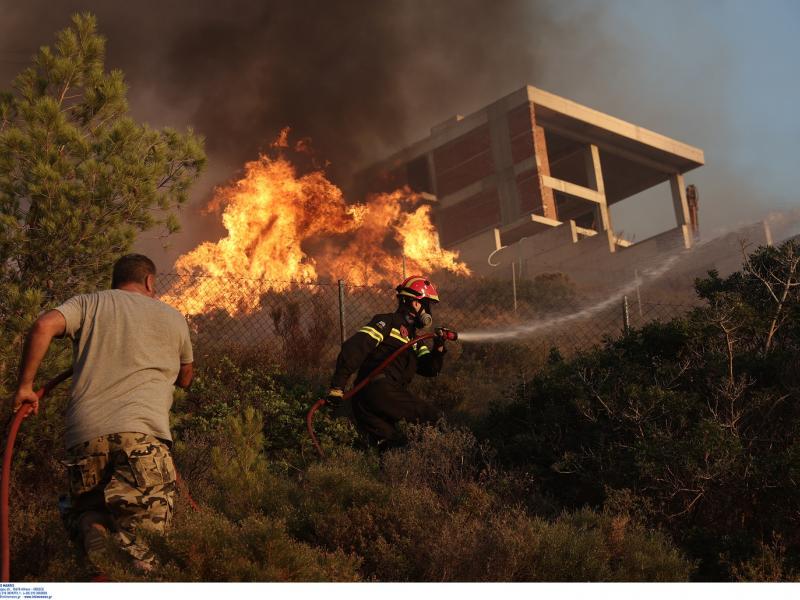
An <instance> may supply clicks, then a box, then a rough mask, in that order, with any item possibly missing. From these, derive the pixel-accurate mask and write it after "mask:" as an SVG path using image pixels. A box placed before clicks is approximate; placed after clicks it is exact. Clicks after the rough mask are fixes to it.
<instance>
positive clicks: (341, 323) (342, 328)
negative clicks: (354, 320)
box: [339, 279, 347, 344]
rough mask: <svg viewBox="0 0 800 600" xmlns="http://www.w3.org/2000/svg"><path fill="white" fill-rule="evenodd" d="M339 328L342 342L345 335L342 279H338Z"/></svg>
mask: <svg viewBox="0 0 800 600" xmlns="http://www.w3.org/2000/svg"><path fill="white" fill-rule="evenodd" d="M339 330H340V333H341V337H342V343H343V344H344V340H345V338H346V337H347V332H346V331H345V326H344V279H340V280H339Z"/></svg>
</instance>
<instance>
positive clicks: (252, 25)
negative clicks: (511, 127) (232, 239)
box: [0, 0, 548, 182]
mask: <svg viewBox="0 0 800 600" xmlns="http://www.w3.org/2000/svg"><path fill="white" fill-rule="evenodd" d="M6 4H7V6H5V5H6ZM85 10H89V11H91V12H93V13H94V14H96V15H97V16H98V19H99V26H100V29H101V31H102V32H103V33H104V34H105V35H106V36H107V37H108V38H109V44H108V60H109V64H110V66H114V67H118V68H121V69H122V70H123V71H124V72H125V74H126V77H127V80H128V82H129V83H130V85H131V99H132V103H131V104H132V107H133V108H134V110H135V112H136V113H138V114H139V115H141V116H142V117H143V118H146V119H148V120H150V121H153V122H157V123H159V124H161V123H166V122H170V123H174V124H178V125H183V124H191V125H193V126H194V127H195V128H196V129H197V130H198V131H200V132H201V133H202V134H203V135H205V136H206V138H207V148H208V151H209V154H210V155H211V157H212V159H217V160H222V162H224V163H225V164H227V165H241V164H243V162H244V161H245V160H251V159H253V158H254V157H255V155H256V154H257V152H258V151H259V150H260V149H262V148H264V147H266V145H267V144H268V143H269V141H270V140H272V139H273V138H274V137H275V135H276V134H277V132H278V131H279V130H280V129H281V128H282V127H284V126H287V125H288V126H290V127H292V129H293V132H294V134H295V135H298V136H301V137H302V136H309V137H311V138H312V139H313V141H314V146H315V148H316V149H317V151H318V153H319V155H320V156H322V157H324V158H325V159H327V160H329V161H331V163H332V164H331V173H332V176H333V178H334V180H340V182H341V181H342V180H346V178H347V177H346V176H347V175H349V174H350V173H351V172H352V171H353V169H354V168H356V167H357V166H359V165H360V164H361V163H363V162H365V160H366V159H367V158H369V157H374V156H375V152H380V151H386V150H388V149H395V148H399V147H401V146H402V145H403V144H404V143H407V142H409V141H411V139H410V137H409V134H410V133H412V132H414V133H416V132H419V131H420V125H421V124H424V125H423V127H430V126H431V125H432V124H434V123H435V122H436V121H437V120H443V119H445V118H447V117H448V116H450V114H451V113H452V112H455V111H456V110H459V109H460V110H464V108H477V106H479V105H474V104H473V100H478V102H482V101H484V100H486V101H489V100H491V99H494V98H496V97H497V96H498V95H499V94H502V93H507V92H509V91H511V90H512V89H514V88H516V87H520V86H521V85H523V84H524V83H525V82H527V81H528V80H530V79H531V78H532V76H534V75H535V73H536V71H537V64H536V61H535V59H534V56H533V54H532V52H531V39H535V37H534V36H535V34H536V32H537V30H539V29H545V28H547V24H548V19H547V15H546V10H545V9H539V8H536V7H535V6H532V5H531V3H529V2H525V1H522V0H505V1H501V2H493V3H491V4H487V3H486V2H483V1H482V0H458V1H456V0H444V1H437V2H423V1H410V0H406V1H399V2H390V3H383V2H374V1H372V0H354V1H348V2H317V1H312V0H299V1H292V2H286V1H282V0H280V1H278V0H268V1H255V0H249V1H245V0H235V1H233V2H225V3H220V2H218V1H213V0H198V1H193V2H191V3H187V2H169V1H163V0H162V1H159V2H154V1H152V0H145V1H141V2H137V3H131V4H130V5H127V6H124V5H122V4H120V3H110V2H101V1H88V2H69V1H67V2H58V3H53V2H49V1H47V0H34V1H32V2H26V3H16V5H14V4H12V3H11V2H3V3H2V11H3V14H4V20H3V24H2V25H0V27H1V28H2V30H0V38H2V39H3V42H2V52H3V53H9V52H13V53H14V54H15V55H23V56H24V55H25V53H26V52H28V53H32V52H33V51H34V50H35V48H36V47H37V46H38V45H39V44H43V43H49V42H50V41H51V40H52V38H53V34H54V32H55V31H56V30H58V29H61V28H63V27H65V26H66V25H67V24H68V22H69V15H70V14H71V13H74V12H78V11H85ZM6 66H7V65H4V67H6ZM9 71H10V69H7V68H3V71H2V72H0V74H2V75H4V76H5V77H3V79H4V80H5V81H8V79H9V75H10V73H9ZM476 96H479V98H476ZM423 133H424V131H423Z"/></svg>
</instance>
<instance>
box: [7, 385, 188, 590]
mask: <svg viewBox="0 0 800 600" xmlns="http://www.w3.org/2000/svg"><path fill="white" fill-rule="evenodd" d="M70 377H72V369H69V370H67V371H64V372H63V373H61V374H60V375H57V376H56V377H54V378H53V379H51V380H50V381H48V382H47V383H45V384H44V385H43V386H42V387H41V388H40V389H38V390H37V391H36V395H37V396H38V398H39V400H41V399H42V398H44V397H45V396H46V395H47V394H49V393H50V392H51V391H52V390H53V388H54V387H56V386H57V385H58V384H60V383H62V382H63V381H66V380H67V379H69V378H70ZM32 410H33V404H31V403H29V402H26V403H24V404H23V405H22V406H20V407H19V410H17V412H16V413H14V416H13V419H12V421H11V426H10V427H9V429H8V437H7V438H6V447H5V450H4V452H3V467H2V468H3V471H2V473H0V580H2V581H3V582H7V581H10V579H11V546H10V541H9V525H8V512H9V511H8V497H9V488H10V486H11V458H12V454H13V452H14V442H15V441H16V439H17V433H18V432H19V428H20V425H21V424H22V421H23V420H25V417H27V416H28V415H29V414H30V413H31V411H32ZM175 482H176V483H177V485H178V486H180V487H183V488H184V492H185V493H186V498H187V499H188V501H189V504H190V505H191V506H192V508H193V509H195V510H200V506H199V505H198V504H197V502H195V501H194V498H192V496H191V494H190V493H189V488H188V486H187V485H186V483H185V482H184V481H183V479H182V478H181V476H180V473H178V471H177V469H176V470H175Z"/></svg>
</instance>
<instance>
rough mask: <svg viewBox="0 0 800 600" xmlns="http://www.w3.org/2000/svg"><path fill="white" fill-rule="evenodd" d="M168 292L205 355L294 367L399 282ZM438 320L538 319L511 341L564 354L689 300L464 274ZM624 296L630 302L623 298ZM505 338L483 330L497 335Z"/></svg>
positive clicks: (383, 300) (684, 306)
mask: <svg viewBox="0 0 800 600" xmlns="http://www.w3.org/2000/svg"><path fill="white" fill-rule="evenodd" d="M158 289H159V292H160V293H161V297H162V299H163V300H164V301H165V302H167V303H169V304H172V305H173V306H175V307H176V308H177V309H178V310H181V312H183V313H184V314H185V315H186V318H187V320H188V322H189V326H190V331H191V334H192V341H193V344H194V347H195V356H196V357H197V360H198V362H202V361H206V360H209V359H210V360H213V359H215V358H216V357H218V356H220V355H223V354H236V353H242V352H243V353H249V354H258V355H263V356H265V357H269V358H271V359H274V360H275V361H276V362H278V363H280V364H281V365H282V366H283V367H285V368H288V369H290V370H295V371H306V372H308V371H319V372H324V371H330V370H331V369H332V367H333V364H334V362H335V359H336V356H337V354H338V352H339V349H340V347H341V342H342V336H343V335H344V337H345V338H346V337H349V336H350V335H353V334H354V333H355V332H356V331H358V329H359V328H360V327H362V326H363V325H364V324H365V323H366V322H367V321H368V320H369V319H370V318H371V317H372V316H373V315H375V314H379V313H386V312H392V311H393V310H394V309H395V306H396V300H395V296H394V290H393V289H392V288H391V287H388V286H385V287H382V286H355V285H348V284H346V283H344V282H342V283H313V284H310V283H297V282H278V281H265V280H254V279H244V278H234V277H194V278H186V277H185V276H179V275H176V274H163V275H160V276H159V281H158ZM439 293H440V296H441V298H442V302H440V303H439V304H437V305H436V306H435V308H434V311H433V312H434V315H433V316H434V323H435V325H436V326H445V327H449V328H452V329H455V330H456V331H459V332H465V331H476V330H485V331H489V332H491V331H496V332H503V331H509V330H512V329H514V328H519V327H525V326H528V327H530V324H531V323H538V324H539V325H537V327H536V330H535V332H533V333H530V334H525V335H522V336H519V337H515V338H510V339H508V338H506V339H507V340H508V341H509V342H510V343H513V344H516V345H518V346H520V345H521V346H523V347H524V348H527V350H528V351H530V352H532V353H536V354H542V353H547V352H549V350H550V349H551V348H557V349H558V350H559V352H560V353H561V354H562V355H563V356H568V355H571V354H574V353H575V352H576V351H580V350H585V349H588V348H590V347H592V346H595V345H598V344H601V343H602V342H603V340H604V339H606V338H615V337H618V336H619V335H621V334H622V332H623V331H624V329H625V327H626V323H627V326H629V327H641V326H642V325H644V324H645V323H648V322H650V321H654V320H660V321H668V320H670V319H672V318H674V317H677V316H680V315H682V314H685V313H686V312H687V311H688V310H690V309H691V308H692V305H691V304H688V303H658V302H645V301H643V300H642V297H641V296H640V295H639V294H634V295H632V296H630V297H627V300H625V299H624V298H623V297H622V296H618V297H614V296H613V295H611V296H609V295H608V294H607V293H606V294H604V293H603V292H602V291H598V290H593V291H592V293H589V292H586V293H584V292H580V291H578V292H576V290H574V289H573V288H571V287H570V286H569V285H567V282H566V280H565V278H563V277H561V276H558V275H553V276H551V278H550V279H549V280H545V281H541V280H537V281H536V282H530V281H524V280H523V281H516V282H514V283H513V284H512V282H508V281H494V280H490V281H486V280H483V281H479V282H471V281H460V282H454V283H445V285H443V286H442V287H441V288H440V289H439ZM626 303H627V309H626V308H625V307H626ZM499 341H503V338H498V339H497V340H495V339H493V338H492V337H491V335H489V336H486V337H485V338H483V343H487V344H494V343H497V342H499Z"/></svg>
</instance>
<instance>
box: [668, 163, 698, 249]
mask: <svg viewBox="0 0 800 600" xmlns="http://www.w3.org/2000/svg"><path fill="white" fill-rule="evenodd" d="M669 185H670V189H671V190H672V205H673V207H674V208H675V223H676V225H677V226H678V227H679V228H680V229H681V231H682V232H683V246H684V248H691V247H692V244H693V242H694V240H693V236H692V230H691V227H692V221H691V217H690V215H689V203H688V201H687V200H686V186H685V185H684V183H683V175H681V174H680V173H675V174H674V175H670V177H669Z"/></svg>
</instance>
